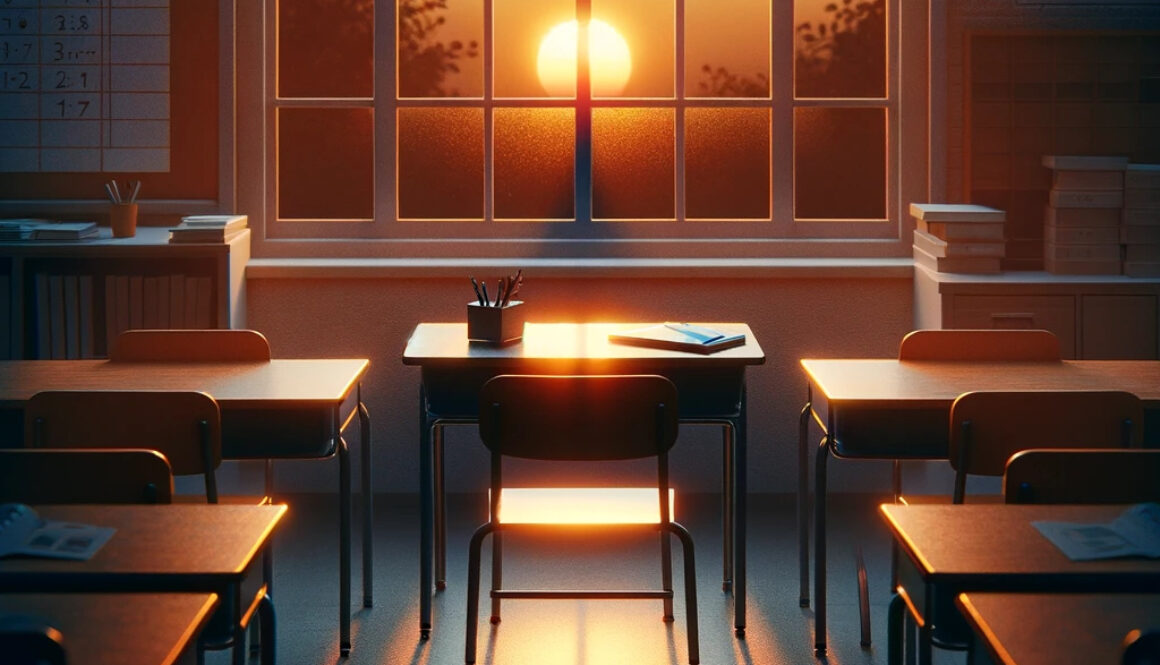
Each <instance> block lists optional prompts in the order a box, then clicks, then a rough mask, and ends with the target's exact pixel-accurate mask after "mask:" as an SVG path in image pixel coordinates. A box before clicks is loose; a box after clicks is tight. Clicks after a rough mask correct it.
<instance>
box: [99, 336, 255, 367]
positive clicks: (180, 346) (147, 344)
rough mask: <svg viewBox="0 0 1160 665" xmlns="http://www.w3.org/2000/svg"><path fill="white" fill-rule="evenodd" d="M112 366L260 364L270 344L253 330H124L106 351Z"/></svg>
mask: <svg viewBox="0 0 1160 665" xmlns="http://www.w3.org/2000/svg"><path fill="white" fill-rule="evenodd" d="M109 360H111V361H113V362H162V361H166V360H180V361H183V362H189V361H193V362H199V361H202V362H228V361H235V362H243V361H254V362H262V361H268V360H270V343H269V342H268V341H266V336H265V335H263V334H262V333H260V332H258V331H256V330H229V329H206V330H126V331H124V332H122V333H121V334H120V335H117V338H116V340H114V342H113V344H112V348H111V349H110V350H109Z"/></svg>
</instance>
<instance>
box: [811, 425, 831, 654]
mask: <svg viewBox="0 0 1160 665" xmlns="http://www.w3.org/2000/svg"><path fill="white" fill-rule="evenodd" d="M829 454H830V439H829V435H828V434H827V435H826V436H824V437H822V442H821V443H820V444H818V450H817V454H816V456H815V460H816V462H815V463H816V467H815V468H814V651H815V652H816V654H815V655H819V656H820V655H825V653H826V459H827V457H829Z"/></svg>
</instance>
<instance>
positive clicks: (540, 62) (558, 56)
mask: <svg viewBox="0 0 1160 665" xmlns="http://www.w3.org/2000/svg"><path fill="white" fill-rule="evenodd" d="M578 30H579V24H578V23H577V22H576V21H566V22H564V23H560V24H558V25H556V26H555V27H553V28H552V29H551V30H549V31H548V34H546V35H544V39H543V40H542V41H541V42H540V52H539V54H538V56H537V57H536V73H537V74H538V75H539V77H540V85H542V86H544V91H545V92H547V93H548V95H549V96H551V97H574V96H576V34H577V32H578ZM588 60H589V63H590V70H591V72H592V96H593V97H611V96H613V95H617V94H620V91H622V90H624V86H625V84H626V83H628V77H629V76H630V75H631V74H632V54H631V53H629V50H628V42H626V41H625V40H624V37H622V36H620V33H619V32H617V31H616V28H614V27H612V26H611V25H608V24H607V23H605V22H604V21H601V20H599V19H592V21H591V22H590V23H589V24H588Z"/></svg>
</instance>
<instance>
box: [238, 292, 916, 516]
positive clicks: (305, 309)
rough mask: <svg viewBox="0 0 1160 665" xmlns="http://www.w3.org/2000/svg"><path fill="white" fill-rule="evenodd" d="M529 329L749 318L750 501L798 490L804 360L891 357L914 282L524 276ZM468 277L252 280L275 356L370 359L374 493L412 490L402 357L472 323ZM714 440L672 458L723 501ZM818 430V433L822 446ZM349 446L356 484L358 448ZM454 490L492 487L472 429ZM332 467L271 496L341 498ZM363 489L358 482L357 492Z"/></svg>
mask: <svg viewBox="0 0 1160 665" xmlns="http://www.w3.org/2000/svg"><path fill="white" fill-rule="evenodd" d="M525 275H526V279H525V282H524V286H523V289H522V290H521V294H522V295H524V296H525V297H526V299H527V303H528V306H529V315H528V316H529V319H530V320H532V321H536V322H551V321H567V320H592V321H595V320H634V319H635V320H665V319H681V320H704V321H714V320H720V321H745V322H747V323H749V325H750V327H751V328H752V329H753V331H754V333H755V336H756V337H757V340H758V342H760V343H761V345H762V348H763V349H764V350H765V354H766V363H765V365H763V366H759V367H755V368H751V369H750V370H749V371H748V374H747V377H748V389H749V451H750V463H749V482H750V487H751V489H752V491H754V492H779V493H784V492H792V491H794V490H795V488H796V468H797V467H796V449H797V448H796V446H797V420H798V418H797V415H798V412H799V411H800V409H801V406H802V404H803V402H804V399H805V382H804V379H803V375H802V371H801V369H800V367H799V365H798V360H799V359H800V358H803V357H811V356H812V357H843V356H846V357H866V356H870V357H873V356H879V357H893V356H895V355H896V353H897V348H898V341H899V339H901V337H902V335H903V334H905V333H906V332H907V331H908V330H909V329H910V321H911V320H912V317H913V314H912V310H911V281H910V279H859V280H852V279H792V278H790V279H786V278H778V279H744V280H742V279H688V280H670V279H663V280H662V279H592V278H577V279H538V278H537V277H536V275H535V274H534V273H532V274H529V273H525ZM469 296H470V286H469V284H468V283H467V280H466V278H465V277H459V276H457V277H456V278H454V279H452V278H447V279H423V280H417V279H365V278H364V279H320V280H297V279H251V280H249V282H248V294H247V297H248V312H247V322H248V325H249V326H250V327H252V328H256V329H258V330H261V331H262V332H263V333H265V334H266V336H267V337H268V338H269V340H270V344H271V347H272V349H273V351H274V354H275V355H276V356H278V357H311V356H314V357H317V356H332V357H367V358H370V359H371V368H370V374H369V376H368V377H367V379H366V381H365V382H364V384H363V391H364V399H365V401H366V403H367V406H368V408H369V410H370V414H371V419H372V425H371V432H372V442H373V443H372V449H373V453H374V457H373V464H374V479H375V480H374V489H375V491H376V492H415V491H417V489H418V436H419V435H418V414H417V409H418V381H419V370H418V369H417V368H414V367H404V366H403V365H402V362H401V357H402V352H403V348H404V346H405V345H406V340H407V337H408V335H409V334H410V332H411V330H412V329H413V328H414V326H415V324H416V323H418V322H420V321H464V320H465V316H466V313H465V311H464V303H465V302H466V301H467V300H468V298H469ZM719 431H720V430H718V429H711V428H708V427H699V428H693V427H688V428H685V430H684V431H683V432H682V435H681V439H680V441H679V443H678V445H677V450H676V452H675V454H674V456H673V467H674V476H675V479H676V480H675V481H676V483H677V485H678V486H679V487H683V488H685V489H686V490H688V491H707V492H712V491H719V489H720V474H719V473H705V471H704V469H705V467H708V468H709V469H718V468H720V460H721V446H720V441H721V438H720V434H719ZM817 436H818V433H817V432H816V431H815V433H814V437H813V438H814V439H815V441H813V442H814V443H816V438H817ZM347 439H348V442H349V443H350V444H351V446H352V457H353V460H354V463H355V466H354V473H355V476H354V477H355V478H356V479H357V478H358V469H359V467H358V459H359V449H358V445H359V443H358V437H357V436H351V437H347ZM447 450H448V466H447V482H448V490H449V491H452V492H460V491H479V490H482V489H483V488H484V487H485V486H486V480H487V476H486V468H487V467H486V457H485V455H484V448H483V445H482V444H481V443H479V441H478V438H477V437H476V436H475V434H474V432H472V431H471V430H470V428H468V427H458V428H450V429H449V435H448V440H447ZM830 468H831V478H832V479H833V482H834V485H833V486H834V487H836V488H838V489H839V490H840V491H886V488H888V487H889V485H888V483H889V477H890V472H889V465H888V464H885V463H879V462H847V463H837V464H832V465H831V467H830ZM259 470H260V466H259V465H257V464H253V463H248V464H247V465H245V466H239V465H236V464H235V465H234V469H233V470H230V469H227V470H226V472H225V474H224V476H223V477H224V479H225V482H226V483H233V484H240V485H243V486H245V487H251V488H252V487H260V475H259V473H258V471H259ZM337 475H338V467H337V464H336V463H335V462H333V461H331V462H315V461H301V462H297V461H296V462H278V463H276V478H277V489H278V490H279V491H286V492H332V491H336V490H337ZM356 482H357V481H356Z"/></svg>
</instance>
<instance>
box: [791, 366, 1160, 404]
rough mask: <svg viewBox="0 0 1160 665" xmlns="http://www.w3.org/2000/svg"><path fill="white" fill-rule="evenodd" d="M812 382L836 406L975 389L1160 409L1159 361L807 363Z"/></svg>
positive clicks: (936, 400) (940, 399)
mask: <svg viewBox="0 0 1160 665" xmlns="http://www.w3.org/2000/svg"><path fill="white" fill-rule="evenodd" d="M801 365H802V367H803V368H804V369H805V371H806V374H807V376H808V377H809V380H810V383H811V384H813V386H814V387H815V389H816V390H817V391H819V392H820V394H821V396H822V397H824V398H825V399H827V400H829V401H830V402H831V403H838V402H842V401H861V402H872V401H888V402H890V403H891V404H896V405H909V406H939V405H941V406H949V405H950V403H951V402H952V401H954V399H955V398H956V397H958V396H959V395H961V394H962V393H964V392H967V391H970V390H1126V391H1128V392H1131V393H1134V394H1135V395H1136V396H1137V397H1139V398H1140V399H1141V400H1144V401H1145V402H1154V403H1156V404H1158V405H1160V361H1157V360H1063V361H1060V362H1027V363H1021V362H932V361H900V360H897V359H893V358H889V359H875V360H868V359H866V360H861V359H844V360H830V359H826V360H818V359H813V358H807V359H803V360H802V361H801Z"/></svg>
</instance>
